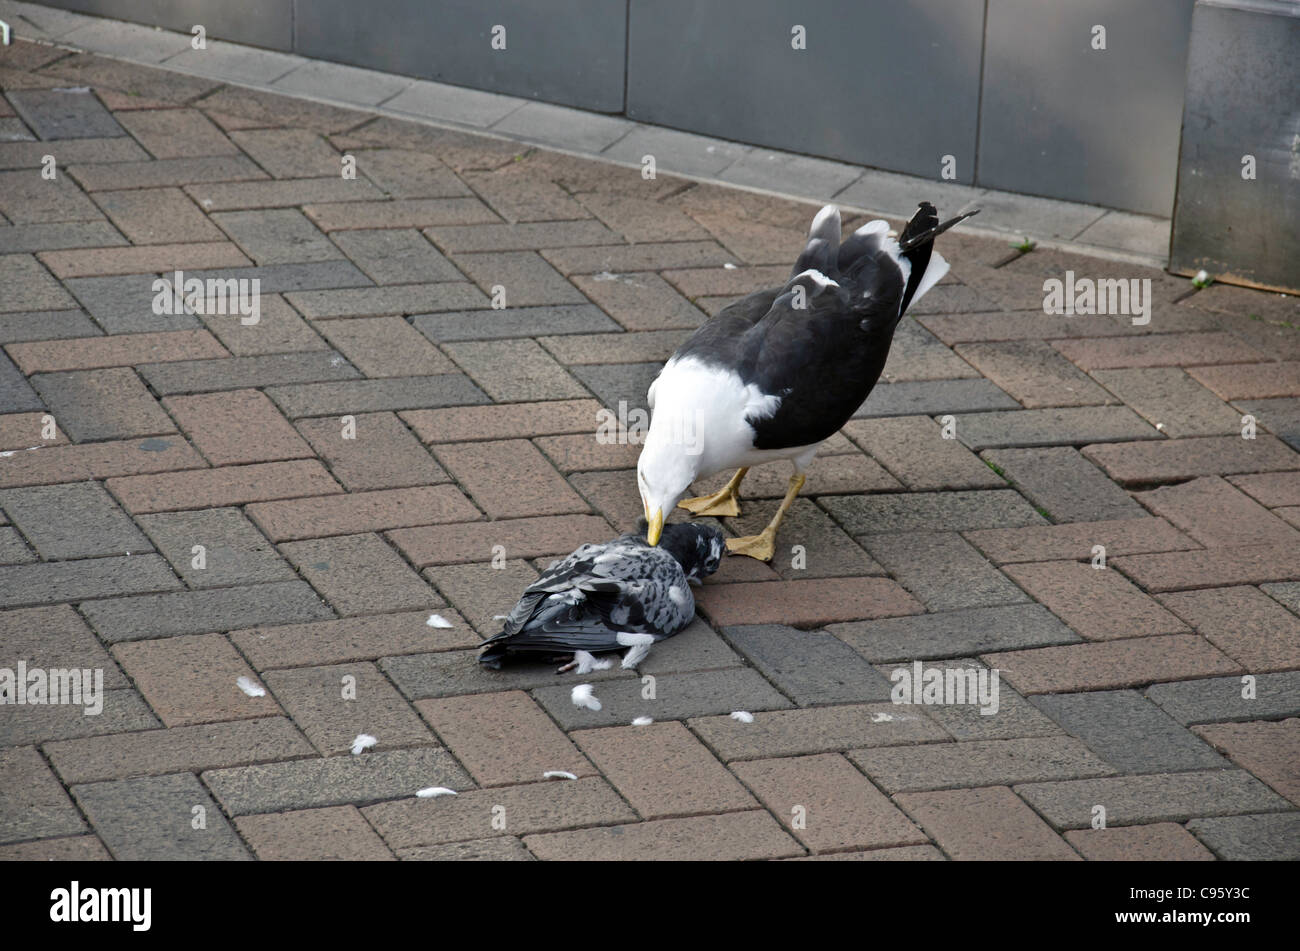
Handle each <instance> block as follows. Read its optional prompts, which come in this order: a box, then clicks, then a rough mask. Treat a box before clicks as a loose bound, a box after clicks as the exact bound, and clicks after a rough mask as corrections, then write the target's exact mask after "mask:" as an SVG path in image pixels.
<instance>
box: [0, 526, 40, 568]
mask: <svg viewBox="0 0 1300 951" xmlns="http://www.w3.org/2000/svg"><path fill="white" fill-rule="evenodd" d="M35 560H36V553H35V552H33V551H32V550H31V549H30V548H29V547H27V542H25V541H23V536H22V535H20V534H19V533H18V529H16V528H11V527H9V526H5V527H4V528H0V565H23V564H27V563H29V562H33V561H35Z"/></svg>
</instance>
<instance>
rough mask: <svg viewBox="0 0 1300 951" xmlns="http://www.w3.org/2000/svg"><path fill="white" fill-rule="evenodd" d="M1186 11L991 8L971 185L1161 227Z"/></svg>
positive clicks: (1080, 4) (1023, 0) (1005, 0)
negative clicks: (1135, 216) (1151, 218)
mask: <svg viewBox="0 0 1300 951" xmlns="http://www.w3.org/2000/svg"><path fill="white" fill-rule="evenodd" d="M1192 4H1193V0H1140V2H1135V0H1072V2H1069V3H1064V2H1044V0H989V7H988V28H987V46H986V49H985V58H984V102H983V108H982V122H981V129H980V158H979V183H980V184H981V185H986V186H988V187H990V188H1002V189H1007V190H1009V191H1019V192H1028V193H1030V194H1036V195H1048V196H1051V197H1053V198H1066V199H1072V200H1074V201H1085V202H1090V203H1092V204H1099V205H1108V206H1110V207H1114V208H1123V209H1127V210H1130V211H1139V212H1144V213H1147V214H1152V215H1161V216H1166V217H1167V216H1168V215H1169V214H1170V211H1171V210H1172V208H1173V202H1174V177H1175V169H1176V167H1177V164H1178V136H1179V120H1180V117H1181V115H1182V108H1183V86H1184V81H1185V79H1186V68H1187V37H1188V33H1189V30H1190V27H1191V16H1192ZM1094 25H1101V26H1104V27H1105V28H1106V49H1105V50H1094V49H1092V48H1091V45H1090V42H1091V39H1092V27H1093V26H1094Z"/></svg>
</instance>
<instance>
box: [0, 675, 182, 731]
mask: <svg viewBox="0 0 1300 951" xmlns="http://www.w3.org/2000/svg"><path fill="white" fill-rule="evenodd" d="M105 681H106V682H107V675H106V676H105ZM159 726H161V724H160V723H159V722H158V718H157V717H155V716H154V715H153V713H152V711H150V709H149V707H148V705H147V704H146V703H145V702H144V698H143V697H141V696H140V694H138V693H137V692H136V691H134V690H120V689H119V690H105V691H104V709H103V711H102V712H100V713H99V714H97V715H95V716H86V715H85V708H84V707H80V706H75V705H72V704H55V705H47V706H37V705H34V704H23V705H20V706H13V707H9V708H7V710H6V712H5V715H4V717H3V718H0V746H17V745H20V744H25V743H26V744H29V743H44V742H46V741H48V740H62V739H71V738H75V737H82V736H104V735H106V734H111V733H122V732H127V731H132V730H151V729H154V728H156V727H159Z"/></svg>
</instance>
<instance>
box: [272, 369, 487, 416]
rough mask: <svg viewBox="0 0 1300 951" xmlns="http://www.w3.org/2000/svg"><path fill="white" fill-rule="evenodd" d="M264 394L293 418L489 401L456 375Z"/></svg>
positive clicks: (310, 386)
mask: <svg viewBox="0 0 1300 951" xmlns="http://www.w3.org/2000/svg"><path fill="white" fill-rule="evenodd" d="M266 395H267V396H269V397H271V399H273V400H275V402H276V405H278V406H279V407H280V409H282V410H284V412H285V413H286V414H287V415H288V416H290V417H292V418H294V419H298V418H299V417H302V416H335V415H339V414H343V413H371V412H377V411H381V410H400V409H430V408H435V407H440V406H468V405H471V404H477V403H488V402H491V400H490V399H489V398H488V396H487V394H485V393H484V392H483V391H482V390H480V389H479V388H478V387H477V386H475V385H474V384H473V383H472V382H471V381H470V379H469V377H467V376H464V375H462V374H459V373H444V374H441V375H438V376H423V377H421V376H417V377H387V378H385V379H382V380H355V381H351V382H342V383H303V384H299V385H296V386H272V387H268V388H267V390H266Z"/></svg>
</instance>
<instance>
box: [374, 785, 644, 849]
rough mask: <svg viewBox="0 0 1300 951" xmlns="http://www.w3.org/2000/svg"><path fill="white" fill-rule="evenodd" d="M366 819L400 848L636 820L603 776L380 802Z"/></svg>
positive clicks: (385, 837)
mask: <svg viewBox="0 0 1300 951" xmlns="http://www.w3.org/2000/svg"><path fill="white" fill-rule="evenodd" d="M497 807H499V808H497ZM364 814H365V816H366V819H367V820H369V822H370V823H371V824H372V825H373V826H374V827H375V828H376V829H377V830H378V831H379V834H380V835H382V836H383V837H384V839H385V841H387V842H388V843H389V844H390V845H391V846H392V847H394V848H418V847H420V846H425V845H432V844H440V843H443V842H455V841H468V840H481V839H483V838H484V837H486V836H502V837H504V836H507V835H510V834H514V835H523V834H527V833H530V832H542V831H549V830H553V829H572V828H580V827H584V826H592V825H602V824H606V823H611V822H629V821H632V820H634V819H635V813H633V812H632V810H631V809H630V808H629V807H628V805H627V803H626V802H624V801H623V799H622V798H621V797H619V795H618V794H617V793H616V792H614V790H613V789H612V788H610V786H609V784H608V783H606V782H605V781H604V780H603V779H601V778H599V777H597V776H585V777H583V778H581V779H578V780H576V781H574V780H571V781H557V782H542V783H525V784H523V785H519V786H504V787H496V788H493V789H475V790H470V791H467V792H462V793H461V794H460V795H459V796H455V797H451V796H447V797H441V796H440V797H438V798H436V799H405V800H401V801H398V802H386V803H379V804H376V805H373V806H370V807H368V808H366V809H365V810H364ZM494 815H495V816H497V817H498V820H499V818H500V817H501V816H502V815H504V818H505V828H504V829H502V828H501V827H500V823H499V821H498V822H497V823H494V822H493V821H492V819H493V816H494Z"/></svg>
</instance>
